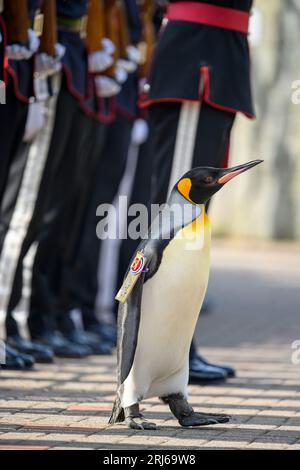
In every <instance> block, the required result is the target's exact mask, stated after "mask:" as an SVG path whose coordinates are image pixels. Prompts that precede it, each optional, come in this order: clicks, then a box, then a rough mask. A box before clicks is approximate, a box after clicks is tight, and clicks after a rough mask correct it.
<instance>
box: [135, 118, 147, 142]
mask: <svg viewBox="0 0 300 470" xmlns="http://www.w3.org/2000/svg"><path fill="white" fill-rule="evenodd" d="M148 135H149V126H148V123H147V121H145V120H144V119H137V120H136V121H135V122H134V124H133V128H132V131H131V141H132V143H133V144H135V145H142V144H143V143H144V142H146V140H147V139H148Z"/></svg>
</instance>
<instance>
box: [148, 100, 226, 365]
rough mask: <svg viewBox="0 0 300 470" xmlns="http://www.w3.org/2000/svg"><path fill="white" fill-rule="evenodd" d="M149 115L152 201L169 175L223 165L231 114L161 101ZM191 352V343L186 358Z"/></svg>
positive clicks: (164, 189) (160, 198)
mask: <svg viewBox="0 0 300 470" xmlns="http://www.w3.org/2000/svg"><path fill="white" fill-rule="evenodd" d="M184 108H185V109H184ZM149 114H150V122H151V129H152V131H153V137H152V146H153V147H152V152H153V156H154V159H155V160H154V167H153V178H152V191H151V194H152V195H151V200H152V202H154V203H157V204H162V203H164V202H165V201H166V198H167V195H168V191H170V189H171V186H173V185H174V184H175V183H176V178H175V179H173V181H172V183H171V182H170V179H171V178H172V174H173V176H174V174H175V175H176V174H177V179H179V178H180V177H181V176H182V174H184V172H185V171H188V170H189V169H191V168H192V167H197V166H212V167H216V168H221V167H223V166H224V163H225V160H226V156H227V152H228V149H229V142H230V133H231V129H232V126H233V123H234V119H235V114H234V113H229V112H226V111H223V110H219V109H216V108H213V107H211V106H209V105H207V104H206V103H201V105H199V109H196V108H195V107H194V106H193V105H191V106H189V105H183V104H180V103H164V104H158V105H155V106H152V107H151V108H150V113H149ZM192 127H194V130H193V129H191V128H192ZM191 141H192V148H191V147H190V145H191ZM176 159H177V161H175V160H176ZM185 160H188V161H185ZM184 163H186V164H184ZM181 164H182V170H181V171H180V166H181ZM174 165H177V172H176V168H175V171H174V172H173V170H174ZM195 354H196V348H195V345H194V342H193V343H192V346H191V350H190V358H192V357H193V356H194V355H195Z"/></svg>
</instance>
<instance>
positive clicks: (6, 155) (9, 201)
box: [0, 82, 28, 253]
mask: <svg viewBox="0 0 300 470" xmlns="http://www.w3.org/2000/svg"><path fill="white" fill-rule="evenodd" d="M27 113H28V104H27V103H24V102H22V101H20V100H19V99H17V98H16V96H15V94H14V92H13V87H12V83H11V82H9V84H8V87H7V91H6V104H5V105H2V106H0V207H1V209H0V253H1V250H2V245H3V241H4V237H5V234H6V232H7V228H8V225H9V222H10V219H11V215H12V210H13V205H14V202H15V198H16V192H17V188H18V186H19V184H20V179H21V178H22V173H23V170H24V165H25V163H26V153H27V148H28V145H27V144H25V143H23V142H22V139H23V135H24V130H25V125H26V119H27Z"/></svg>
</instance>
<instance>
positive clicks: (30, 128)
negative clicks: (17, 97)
mask: <svg viewBox="0 0 300 470" xmlns="http://www.w3.org/2000/svg"><path fill="white" fill-rule="evenodd" d="M44 124H45V117H44V112H43V105H42V104H41V103H38V102H37V101H36V102H34V103H30V105H29V108H28V115H27V121H26V126H25V132H24V137H23V141H24V142H31V141H32V140H33V138H34V137H35V136H36V135H37V133H38V132H40V131H41V130H42V129H43V127H44Z"/></svg>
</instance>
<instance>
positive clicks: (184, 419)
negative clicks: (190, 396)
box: [162, 393, 230, 427]
mask: <svg viewBox="0 0 300 470" xmlns="http://www.w3.org/2000/svg"><path fill="white" fill-rule="evenodd" d="M162 400H163V402H164V403H167V404H168V405H169V407H170V410H171V412H172V413H173V415H174V416H175V417H176V418H177V419H178V422H179V424H180V425H181V426H184V427H188V426H207V425H210V424H218V423H227V422H228V421H229V419H230V417H229V416H227V415H223V414H217V413H196V412H195V411H194V410H193V408H192V407H191V405H190V404H189V403H188V401H187V400H186V398H185V397H184V395H183V394H182V393H176V394H173V395H168V396H166V397H162Z"/></svg>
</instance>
